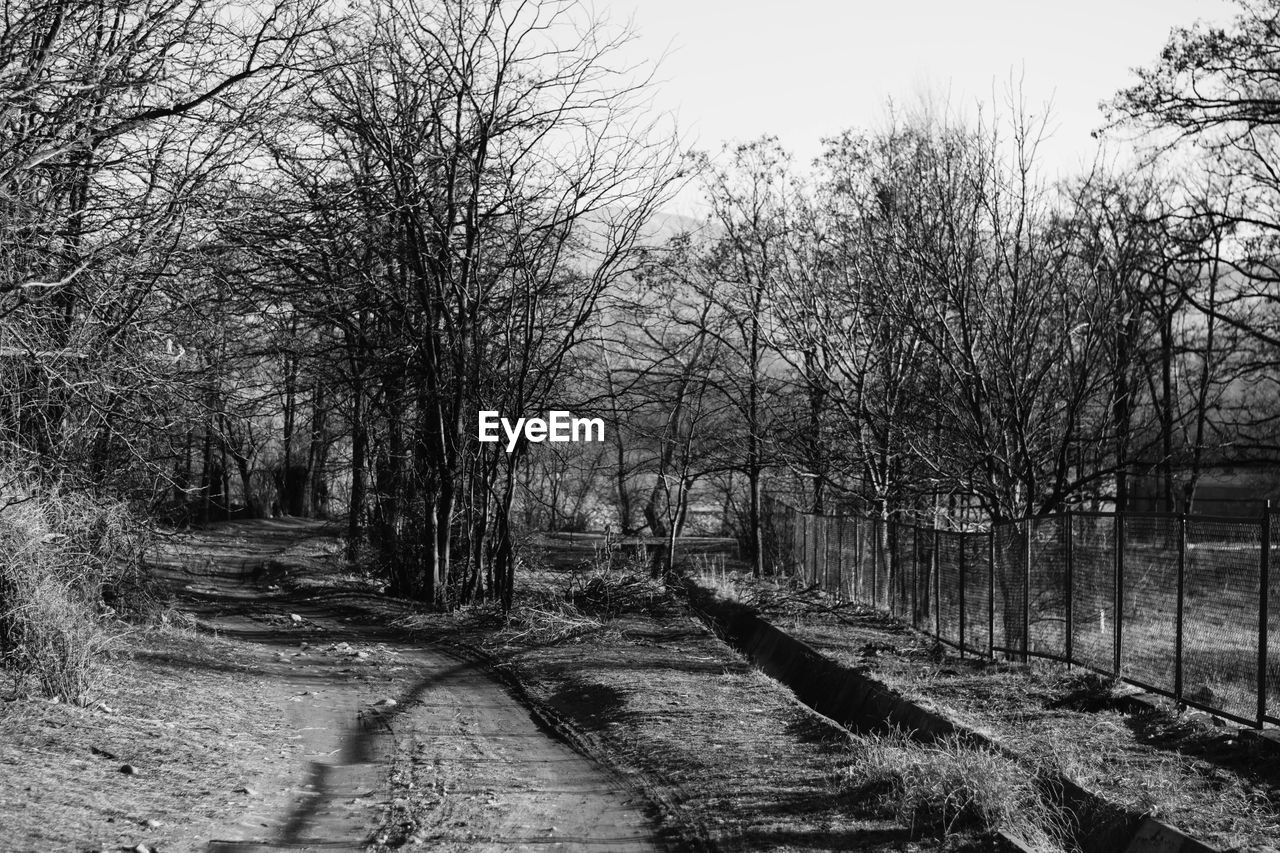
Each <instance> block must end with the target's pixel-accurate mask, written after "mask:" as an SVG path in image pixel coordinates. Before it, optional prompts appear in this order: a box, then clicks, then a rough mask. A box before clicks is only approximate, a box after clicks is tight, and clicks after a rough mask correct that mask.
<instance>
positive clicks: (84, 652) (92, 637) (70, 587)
mask: <svg viewBox="0 0 1280 853" xmlns="http://www.w3.org/2000/svg"><path fill="white" fill-rule="evenodd" d="M11 485H12V481H11ZM8 500H9V503H8V504H7V505H5V506H4V507H3V509H0V664H2V665H3V667H4V670H5V672H6V673H7V674H8V675H9V677H10V681H11V686H12V692H13V693H14V694H15V695H22V694H24V693H27V692H29V691H31V692H35V693H36V694H39V695H44V696H48V697H52V698H56V699H58V700H60V701H64V702H71V703H74V704H85V703H87V702H89V701H91V700H92V698H93V695H94V693H95V691H96V690H97V689H98V688H99V687H100V684H99V680H100V675H101V671H100V669H99V668H98V667H97V666H96V663H97V661H98V660H99V658H100V656H101V653H102V651H103V650H104V649H105V647H106V646H107V645H108V644H109V643H110V642H111V637H112V624H113V622H114V618H113V617H115V616H117V615H127V616H132V617H137V616H139V615H143V614H147V613H151V612H153V611H155V609H156V601H157V597H156V595H155V594H154V588H153V587H152V586H151V585H150V584H149V582H148V580H147V575H146V573H145V571H144V570H143V568H142V552H143V550H144V548H145V543H146V536H145V534H144V532H143V528H142V527H141V526H140V525H139V524H137V523H136V522H135V521H134V519H133V517H132V515H131V514H130V513H129V511H128V508H127V507H126V506H124V505H123V504H118V503H98V502H95V501H93V500H91V499H89V498H87V497H85V496H83V495H77V494H61V493H57V492H47V491H44V492H42V491H36V490H35V489H34V488H33V489H30V490H27V491H26V492H25V493H23V494H20V495H18V496H16V497H15V496H12V495H11V496H9V498H8Z"/></svg>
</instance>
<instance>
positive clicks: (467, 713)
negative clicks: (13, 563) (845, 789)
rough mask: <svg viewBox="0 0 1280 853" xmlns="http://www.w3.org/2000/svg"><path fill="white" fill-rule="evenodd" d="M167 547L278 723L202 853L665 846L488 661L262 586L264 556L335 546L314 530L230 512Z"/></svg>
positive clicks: (632, 803) (312, 555)
mask: <svg viewBox="0 0 1280 853" xmlns="http://www.w3.org/2000/svg"><path fill="white" fill-rule="evenodd" d="M166 550H167V553H166V554H165V555H164V556H163V557H162V558H161V561H160V562H161V564H162V571H163V572H164V573H165V574H167V575H168V576H169V579H170V581H171V583H173V584H174V586H175V588H176V590H177V592H178V595H179V598H180V600H181V602H182V606H183V607H184V608H185V609H189V610H191V611H192V612H194V613H195V614H196V615H197V616H198V617H199V619H200V620H201V624H202V625H203V626H204V627H206V628H208V629H212V630H215V631H216V632H217V633H218V635H219V636H220V637H222V638H223V639H224V640H229V641H231V642H233V643H235V644H236V646H237V648H238V649H239V650H240V652H241V653H242V654H243V655H244V656H245V657H247V658H249V659H251V660H252V663H253V673H254V677H253V678H252V679H250V680H247V681H246V683H245V693H244V696H243V697H242V699H241V701H246V702H261V703H267V704H268V706H269V707H272V708H274V709H276V713H277V714H278V719H279V720H280V721H281V726H280V728H279V737H280V741H281V760H280V761H279V762H278V763H274V764H273V766H271V767H265V768H262V770H263V772H262V774H261V775H260V777H259V778H258V779H257V780H256V781H255V783H254V785H255V787H252V788H251V787H246V788H245V789H244V790H243V791H242V792H241V793H242V796H243V797H244V799H245V808H244V810H243V812H242V814H241V817H240V819H239V820H238V821H237V822H236V823H235V824H234V825H231V826H226V827H223V828H222V829H221V830H220V831H219V833H218V837H217V838H215V839H211V840H210V841H209V844H208V846H207V847H206V848H205V849H207V850H208V851H210V853H219V852H220V851H221V852H223V853H225V851H238V853H247V852H248V851H259V850H367V849H375V850H383V849H397V848H400V849H410V850H411V849H415V848H417V849H431V850H444V851H472V850H494V851H498V850H617V851H652V850H657V849H659V846H658V844H657V842H656V840H655V835H654V831H653V826H652V824H651V822H650V821H649V820H648V819H647V817H646V810H647V809H648V804H647V803H646V802H645V801H644V800H643V798H642V797H641V796H640V795H638V794H636V793H635V792H634V791H632V790H630V789H629V788H628V787H627V786H626V785H625V784H624V783H623V782H622V781H621V780H620V779H619V778H618V777H616V776H615V775H613V774H612V773H610V772H609V771H608V770H606V769H605V768H604V767H602V766H601V765H600V764H598V763H597V762H595V761H593V760H591V759H590V758H587V757H585V756H583V755H582V754H580V753H579V752H577V751H575V750H574V749H573V748H572V747H571V746H569V745H568V744H567V743H566V742H565V741H564V740H562V739H561V738H560V737H558V736H557V733H556V732H555V731H554V730H553V729H551V728H549V727H548V725H547V724H546V723H545V722H542V721H540V720H538V719H537V718H535V717H534V715H533V714H532V713H531V712H530V710H529V708H528V707H526V706H525V705H523V704H522V703H521V702H520V701H519V700H518V698H517V697H516V696H515V695H514V694H513V692H512V690H511V689H509V688H508V687H507V686H506V685H504V684H503V683H501V682H500V681H499V680H498V679H497V678H495V677H494V676H493V675H492V674H491V673H490V672H489V671H488V670H487V668H486V666H485V665H484V664H483V663H482V662H480V661H479V660H476V659H474V658H471V657H469V656H467V655H466V654H465V653H462V652H459V651H457V650H455V649H452V648H447V647H445V646H443V645H437V644H422V643H410V642H406V641H405V640H404V638H403V636H400V635H398V634H396V633H395V632H391V631H387V630H384V629H380V628H378V627H375V626H368V625H363V624H359V623H356V622H354V621H351V620H350V618H349V616H343V613H344V611H343V610H342V608H341V607H340V606H336V605H334V604H332V603H326V602H325V601H323V600H321V599H319V598H316V597H309V596H307V595H303V594H299V593H289V592H285V591H282V590H280V589H279V588H278V587H276V586H275V585H274V584H272V583H271V582H270V581H271V577H272V576H271V575H270V574H265V573H264V572H263V569H264V567H266V566H270V567H271V568H272V570H273V571H275V572H287V571H290V570H291V569H290V567H291V566H293V567H294V568H295V569H296V570H299V571H301V570H305V567H306V565H307V564H308V561H309V560H314V559H316V558H317V555H323V554H324V553H327V552H329V551H331V550H333V548H332V540H327V539H326V537H325V536H324V529H323V528H321V527H320V526H318V525H315V524H312V523H305V522H272V521H261V522H240V523H235V524H228V525H224V526H221V527H219V528H215V529H212V530H206V531H201V532H200V533H198V534H193V535H191V536H189V537H184V538H183V540H182V541H181V542H180V543H179V544H176V545H174V546H172V547H169V548H168V549H166Z"/></svg>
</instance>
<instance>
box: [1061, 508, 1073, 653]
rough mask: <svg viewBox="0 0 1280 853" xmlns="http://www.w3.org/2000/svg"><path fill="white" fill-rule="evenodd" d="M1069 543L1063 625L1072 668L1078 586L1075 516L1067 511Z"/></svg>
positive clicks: (1064, 642) (1066, 648)
mask: <svg viewBox="0 0 1280 853" xmlns="http://www.w3.org/2000/svg"><path fill="white" fill-rule="evenodd" d="M1066 523H1067V542H1066V558H1067V595H1066V599H1067V601H1066V607H1067V612H1066V613H1065V614H1064V615H1065V616H1066V619H1065V620H1064V622H1063V624H1064V626H1065V630H1066V636H1065V637H1064V638H1063V642H1062V651H1063V656H1064V657H1066V659H1067V668H1068V669H1070V668H1071V664H1072V663H1074V661H1075V646H1074V642H1075V632H1076V631H1075V624H1076V622H1075V584H1076V578H1075V574H1076V546H1075V539H1076V522H1075V514H1074V513H1072V511H1071V510H1067V517H1066Z"/></svg>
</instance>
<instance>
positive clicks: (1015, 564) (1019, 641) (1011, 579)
mask: <svg viewBox="0 0 1280 853" xmlns="http://www.w3.org/2000/svg"><path fill="white" fill-rule="evenodd" d="M1024 529H1025V527H1024V525H1023V524H1007V525H1000V526H999V527H997V528H996V529H995V534H994V535H995V552H996V562H995V597H996V600H995V617H994V619H993V624H992V630H993V631H994V632H995V647H996V649H997V650H1001V651H1004V652H1005V653H1006V654H1011V655H1019V656H1020V655H1022V653H1023V652H1025V651H1026V644H1025V642H1024V639H1025V638H1024V635H1023V618H1022V617H1023V603H1024V601H1025V600H1026V598H1025V596H1024V595H1023V591H1024V588H1025V584H1024V581H1025V568H1026V553H1027V552H1026V537H1025V534H1024V532H1023V531H1024Z"/></svg>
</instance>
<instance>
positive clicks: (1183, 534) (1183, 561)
mask: <svg viewBox="0 0 1280 853" xmlns="http://www.w3.org/2000/svg"><path fill="white" fill-rule="evenodd" d="M1186 589H1187V513H1186V510H1183V511H1182V512H1180V513H1178V601H1177V610H1176V612H1175V615H1174V619H1175V620H1176V621H1175V623H1174V631H1173V700H1174V701H1175V702H1177V703H1179V704H1181V703H1182V630H1183V609H1184V607H1185V602H1186Z"/></svg>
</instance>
